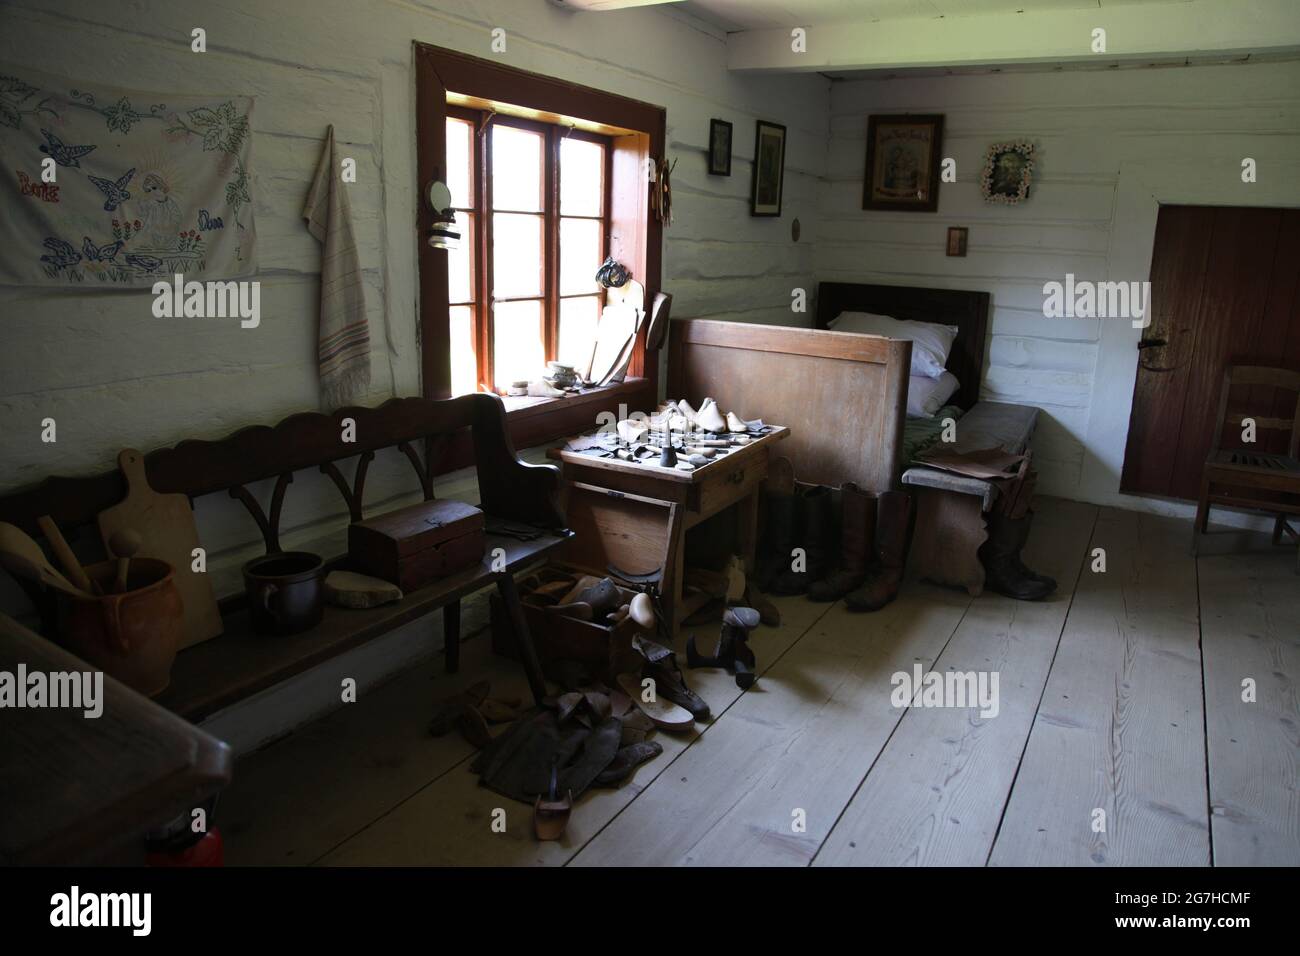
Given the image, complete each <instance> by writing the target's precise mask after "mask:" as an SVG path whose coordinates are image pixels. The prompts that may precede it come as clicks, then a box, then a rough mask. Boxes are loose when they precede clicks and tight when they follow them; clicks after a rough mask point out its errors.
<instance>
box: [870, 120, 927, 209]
mask: <svg viewBox="0 0 1300 956" xmlns="http://www.w3.org/2000/svg"><path fill="white" fill-rule="evenodd" d="M942 146H943V117H942V116H938V115H935V116H906V115H889V116H871V117H868V119H867V172H866V177H865V183H864V186H863V190H862V208H863V209H893V210H901V211H910V212H934V211H935V210H936V209H938V208H939V151H940V149H941V148H942Z"/></svg>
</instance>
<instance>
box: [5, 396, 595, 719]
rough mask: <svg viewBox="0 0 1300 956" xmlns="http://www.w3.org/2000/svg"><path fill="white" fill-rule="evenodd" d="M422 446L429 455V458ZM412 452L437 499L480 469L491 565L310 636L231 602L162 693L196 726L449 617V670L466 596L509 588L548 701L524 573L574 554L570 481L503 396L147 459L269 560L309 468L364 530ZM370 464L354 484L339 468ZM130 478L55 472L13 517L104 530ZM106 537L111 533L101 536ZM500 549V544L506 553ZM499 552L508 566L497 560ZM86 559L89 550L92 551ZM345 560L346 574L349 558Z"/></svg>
mask: <svg viewBox="0 0 1300 956" xmlns="http://www.w3.org/2000/svg"><path fill="white" fill-rule="evenodd" d="M349 419H350V420H351V422H352V425H353V427H352V429H351V430H350V431H351V433H352V434H353V436H354V438H355V440H354V441H350V442H345V441H344V440H343V437H344V434H345V431H344V427H343V423H344V421H345V420H349ZM419 446H423V447H424V454H423V455H421V452H420V450H419ZM387 448H396V449H398V450H399V451H400V452H401V453H402V454H403V455H404V456H405V457H406V458H407V459H408V460H409V461H410V463H411V466H412V469H413V471H414V473H415V477H416V479H417V481H418V483H419V488H420V490H421V491H422V493H423V496H424V498H425V500H432V498H433V478H434V476H435V475H437V474H439V473H440V472H441V471H442V468H441V463H442V462H443V461H444V460H446V459H451V460H457V461H460V460H464V459H465V458H466V457H468V458H469V460H471V461H473V462H474V463H475V465H476V467H477V472H478V485H479V495H480V499H481V507H482V508H483V510H484V512H486V514H487V516H488V534H487V552H486V554H485V555H484V557H483V561H482V563H481V564H479V565H476V566H475V567H472V568H469V569H468V570H465V571H461V572H459V573H457V574H454V575H452V576H451V577H448V578H444V579H441V580H439V581H435V582H434V583H432V584H430V585H428V586H427V587H423V588H420V589H419V590H417V591H413V592H411V593H410V594H408V595H406V597H405V598H404V599H403V600H402V601H401V602H399V603H397V604H391V605H385V606H384V607H379V608H372V609H369V610H355V609H339V608H329V609H327V610H326V612H325V618H324V620H323V622H322V623H321V625H320V626H319V627H318V628H316V629H314V630H311V631H308V632H305V633H303V634H298V635H293V636H291V637H282V638H274V639H268V638H259V637H256V636H255V635H253V633H252V630H251V628H250V627H249V624H248V620H247V614H246V613H245V612H244V611H243V609H242V607H241V605H242V603H243V602H242V595H240V596H235V597H233V598H229V599H227V600H225V601H223V602H222V609H223V617H224V621H225V633H224V634H222V635H221V636H220V637H217V638H214V639H212V640H210V641H206V642H204V643H202V644H199V645H196V646H194V647H191V648H187V649H186V650H183V651H182V652H181V653H180V654H179V655H178V656H177V659H176V664H175V665H174V667H173V669H172V681H171V685H170V686H169V687H168V689H167V690H166V691H165V692H164V693H163V695H162V696H161V697H160V698H159V702H160V703H161V704H163V706H165V707H167V708H169V709H171V710H172V711H174V712H175V713H177V714H180V715H181V716H184V717H187V718H188V719H191V720H200V719H202V718H204V717H206V716H208V715H210V714H212V713H213V712H215V711H216V710H219V709H221V708H222V707H225V706H228V705H230V704H232V703H235V702H237V701H239V700H241V699H243V698H245V697H247V696H249V695H250V694H253V693H256V692H257V691H259V690H263V689H265V688H267V687H270V686H272V685H274V684H276V683H278V682H280V681H282V680H284V679H286V678H288V677H291V676H293V675H295V674H298V673H301V672H302V671H305V670H307V669H308V668H310V667H312V666H314V665H316V664H318V663H320V662H322V661H324V660H326V659H328V658H330V657H332V656H334V655H336V654H339V653H342V652H343V651H346V650H349V649H351V648H353V647H356V646H358V645H360V644H362V643H364V642H366V641H368V640H370V639H372V638H374V637H378V636H380V635H382V634H385V633H388V632H389V631H392V630H393V629H395V628H396V627H398V626H400V625H402V624H405V623H407V622H409V621H412V620H415V619H416V618H418V617H421V616H423V615H425V614H428V613H430V612H432V611H435V610H438V609H439V608H441V609H443V621H444V633H445V646H446V657H447V668H448V670H452V671H454V670H455V669H456V667H457V663H458V651H459V621H460V607H459V601H460V598H462V597H464V596H466V595H468V594H471V593H473V592H475V591H478V590H480V589H482V588H484V587H487V586H490V585H495V586H496V587H497V588H498V590H499V591H500V593H501V596H502V599H503V600H504V601H505V603H506V606H507V607H508V608H510V609H511V613H512V614H518V617H519V619H520V622H521V626H520V627H518V628H517V629H516V630H517V633H519V634H520V635H521V644H522V646H521V648H520V650H521V656H522V658H523V661H524V664H525V667H526V669H527V671H528V677H529V683H530V685H531V687H532V689H533V693H534V695H535V696H536V697H537V698H538V699H540V698H541V697H542V695H543V694H544V693H545V685H544V683H543V680H542V676H541V670H540V667H539V666H538V664H537V660H536V655H535V654H534V653H533V651H532V645H531V641H530V640H529V637H528V631H527V628H526V626H522V618H523V615H522V611H521V610H520V609H519V606H518V596H517V594H516V592H515V587H514V579H513V573H514V572H515V571H517V570H519V569H521V568H523V567H526V566H528V565H531V564H534V563H537V562H539V561H541V560H542V559H544V558H545V557H546V556H547V555H548V554H550V553H551V552H552V551H554V550H555V549H557V548H558V547H560V546H561V545H562V544H564V542H565V541H566V540H567V539H568V538H569V536H570V534H569V532H568V531H567V530H564V528H563V526H564V519H563V516H562V514H561V512H560V511H559V510H558V503H557V502H558V495H559V484H560V482H559V473H558V470H557V469H556V468H555V467H554V466H552V465H530V464H526V463H524V462H521V461H519V459H518V457H517V456H516V454H515V451H514V447H513V445H512V444H511V441H510V437H509V435H508V434H507V432H506V419H505V411H504V407H503V405H502V403H501V400H500V399H499V398H498V397H496V396H495V395H486V394H477V395H465V396H461V397H460V398H455V399H449V400H446V401H433V400H430V399H423V398H401V399H392V400H391V401H388V402H386V403H384V404H383V405H381V406H379V407H377V408H344V409H339V410H338V411H336V412H334V413H333V414H330V415H323V414H321V413H319V412H304V413H302V414H298V415H293V416H290V417H289V418H286V419H285V420H284V421H282V422H280V423H279V424H277V425H275V426H273V427H271V426H265V425H255V426H252V427H249V428H245V429H242V430H240V431H238V432H236V433H235V434H233V435H230V436H229V437H227V438H224V439H221V440H218V441H198V440H189V441H182V442H181V443H179V444H178V445H176V446H175V447H172V448H162V449H159V450H157V451H154V452H151V453H150V454H148V455H146V456H145V469H146V472H147V473H148V476H149V483H150V485H151V486H152V487H153V488H154V490H155V491H159V492H164V493H167V492H177V493H181V494H186V495H188V496H190V498H191V499H193V498H196V497H199V496H201V495H206V494H213V493H217V492H224V493H227V494H229V495H230V496H231V497H233V498H236V499H238V500H239V501H240V502H242V503H243V504H244V506H245V507H246V508H247V509H248V512H249V514H250V517H251V519H252V520H253V522H254V523H255V524H256V526H257V527H258V529H259V530H260V531H261V534H262V538H263V542H264V546H265V548H266V551H267V552H268V553H270V552H274V551H279V550H281V549H280V542H279V535H280V515H281V510H282V507H283V504H284V498H285V494H286V492H287V490H288V487H289V485H290V484H291V483H292V482H293V475H294V472H296V471H301V470H304V469H317V470H319V471H321V472H322V473H324V474H326V475H328V476H329V477H330V479H331V481H332V482H333V483H334V485H335V487H336V488H337V489H338V491H339V494H340V495H341V496H342V498H343V500H344V502H345V504H346V506H347V509H348V512H349V513H350V515H351V517H352V520H353V521H360V520H362V519H363V518H364V516H365V509H364V494H365V480H366V471H367V469H368V467H369V465H370V462H371V461H373V459H374V457H375V454H376V452H378V451H380V450H383V449H387ZM350 458H355V459H356V469H355V472H354V474H353V477H352V480H351V482H349V481H348V480H346V479H345V478H344V475H343V472H342V471H341V470H340V468H339V465H340V463H341V462H343V461H344V460H346V459H350ZM269 479H274V480H275V485H274V488H273V490H272V493H271V501H270V510H269V512H268V511H266V510H265V509H263V507H262V505H261V503H260V502H259V501H258V500H257V499H256V498H255V497H254V496H253V494H252V493H251V492H250V491H249V490H248V486H249V485H251V484H252V483H254V482H258V481H264V480H269ZM124 485H125V483H124V481H123V479H122V477H121V473H120V472H118V471H111V472H106V473H104V474H100V475H95V476H91V477H85V478H63V477H53V478H49V479H46V480H45V481H44V482H42V483H40V484H39V485H36V486H34V487H32V488H28V489H25V490H22V491H18V492H14V493H11V494H8V495H4V496H0V521H8V522H11V523H13V524H16V525H18V526H19V527H21V528H23V529H24V530H25V531H27V532H28V533H29V534H32V535H33V536H34V537H39V535H40V529H39V527H38V526H37V524H36V519H37V517H39V516H40V515H44V514H49V515H52V516H53V517H54V519H55V521H56V522H57V523H58V524H59V526H60V527H61V528H62V529H63V530H64V532H65V534H69V535H72V534H75V533H76V532H77V531H79V530H82V529H87V530H89V531H90V532H91V534H92V536H93V535H94V521H95V517H96V515H98V513H99V512H100V511H102V510H103V509H104V508H105V507H107V506H109V505H111V504H114V503H116V502H117V501H118V500H119V499H120V498H121V497H122V495H123V494H124V492H125V486H124ZM500 521H506V522H512V523H517V524H524V525H531V526H534V527H536V528H539V529H548V530H547V533H544V534H542V535H540V536H539V537H536V538H534V539H533V540H529V541H521V540H518V539H517V538H515V537H512V536H510V535H508V534H502V533H500V532H499V529H498V530H494V526H495V522H500ZM96 537H97V536H96ZM497 549H500V550H499V551H498V550H497ZM494 552H495V557H497V558H499V560H496V561H494V560H493V558H494ZM83 557H84V555H83ZM331 563H332V564H333V565H336V566H337V565H340V564H341V563H342V562H341V559H339V558H335V559H333V561H332V562H331ZM19 583H20V584H21V585H22V586H23V588H24V590H25V591H26V592H27V594H28V596H29V597H30V598H31V599H32V601H33V603H34V604H35V605H36V607H37V610H38V612H39V613H40V616H41V619H42V629H43V630H44V631H45V632H46V633H47V634H53V633H54V622H55V599H54V595H52V594H50V593H47V592H45V591H44V590H42V589H41V588H40V587H39V586H37V585H34V584H31V583H30V582H27V581H20V582H19Z"/></svg>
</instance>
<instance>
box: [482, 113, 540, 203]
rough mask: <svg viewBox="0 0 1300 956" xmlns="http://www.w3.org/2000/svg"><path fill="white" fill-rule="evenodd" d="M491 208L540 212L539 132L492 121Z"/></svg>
mask: <svg viewBox="0 0 1300 956" xmlns="http://www.w3.org/2000/svg"><path fill="white" fill-rule="evenodd" d="M489 128H490V129H491V130H492V208H493V209H515V210H518V211H520V212H541V211H542V148H543V145H544V143H545V140H544V138H543V137H542V135H541V134H540V133H534V132H532V131H531V130H526V129H515V128H514V127H512V126H502V125H498V124H496V123H493V124H492V126H491V127H489Z"/></svg>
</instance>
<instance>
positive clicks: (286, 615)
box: [244, 551, 325, 635]
mask: <svg viewBox="0 0 1300 956" xmlns="http://www.w3.org/2000/svg"><path fill="white" fill-rule="evenodd" d="M244 589H245V591H246V592H247V594H248V614H249V619H250V621H251V622H252V624H253V630H254V631H255V632H256V633H258V634H262V635H272V634H281V635H283V634H297V633H299V632H301V631H307V630H310V629H311V628H313V627H315V626H316V625H317V624H319V623H320V620H321V615H322V613H323V612H324V609H325V562H324V561H323V560H322V559H321V556H320V555H318V554H312V553H311V552H309V551H282V552H279V553H277V554H267V555H263V556H262V557H260V558H254V559H253V560H252V561H249V562H248V563H247V564H245V565H244Z"/></svg>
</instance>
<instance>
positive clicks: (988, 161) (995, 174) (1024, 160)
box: [980, 140, 1034, 206]
mask: <svg viewBox="0 0 1300 956" xmlns="http://www.w3.org/2000/svg"><path fill="white" fill-rule="evenodd" d="M1033 173H1034V144H1033V143H1028V142H1025V141H1024V140H1017V141H1015V142H1012V143H994V144H993V145H992V146H990V147H989V151H988V155H987V156H986V157H985V159H984V172H983V173H982V174H981V175H980V192H982V193H983V194H984V201H985V202H1000V203H1006V204H1008V205H1012V206H1014V205H1016V204H1017V203H1021V202H1024V201H1025V200H1026V199H1028V198H1029V180H1030V178H1031V177H1032V176H1033Z"/></svg>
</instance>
